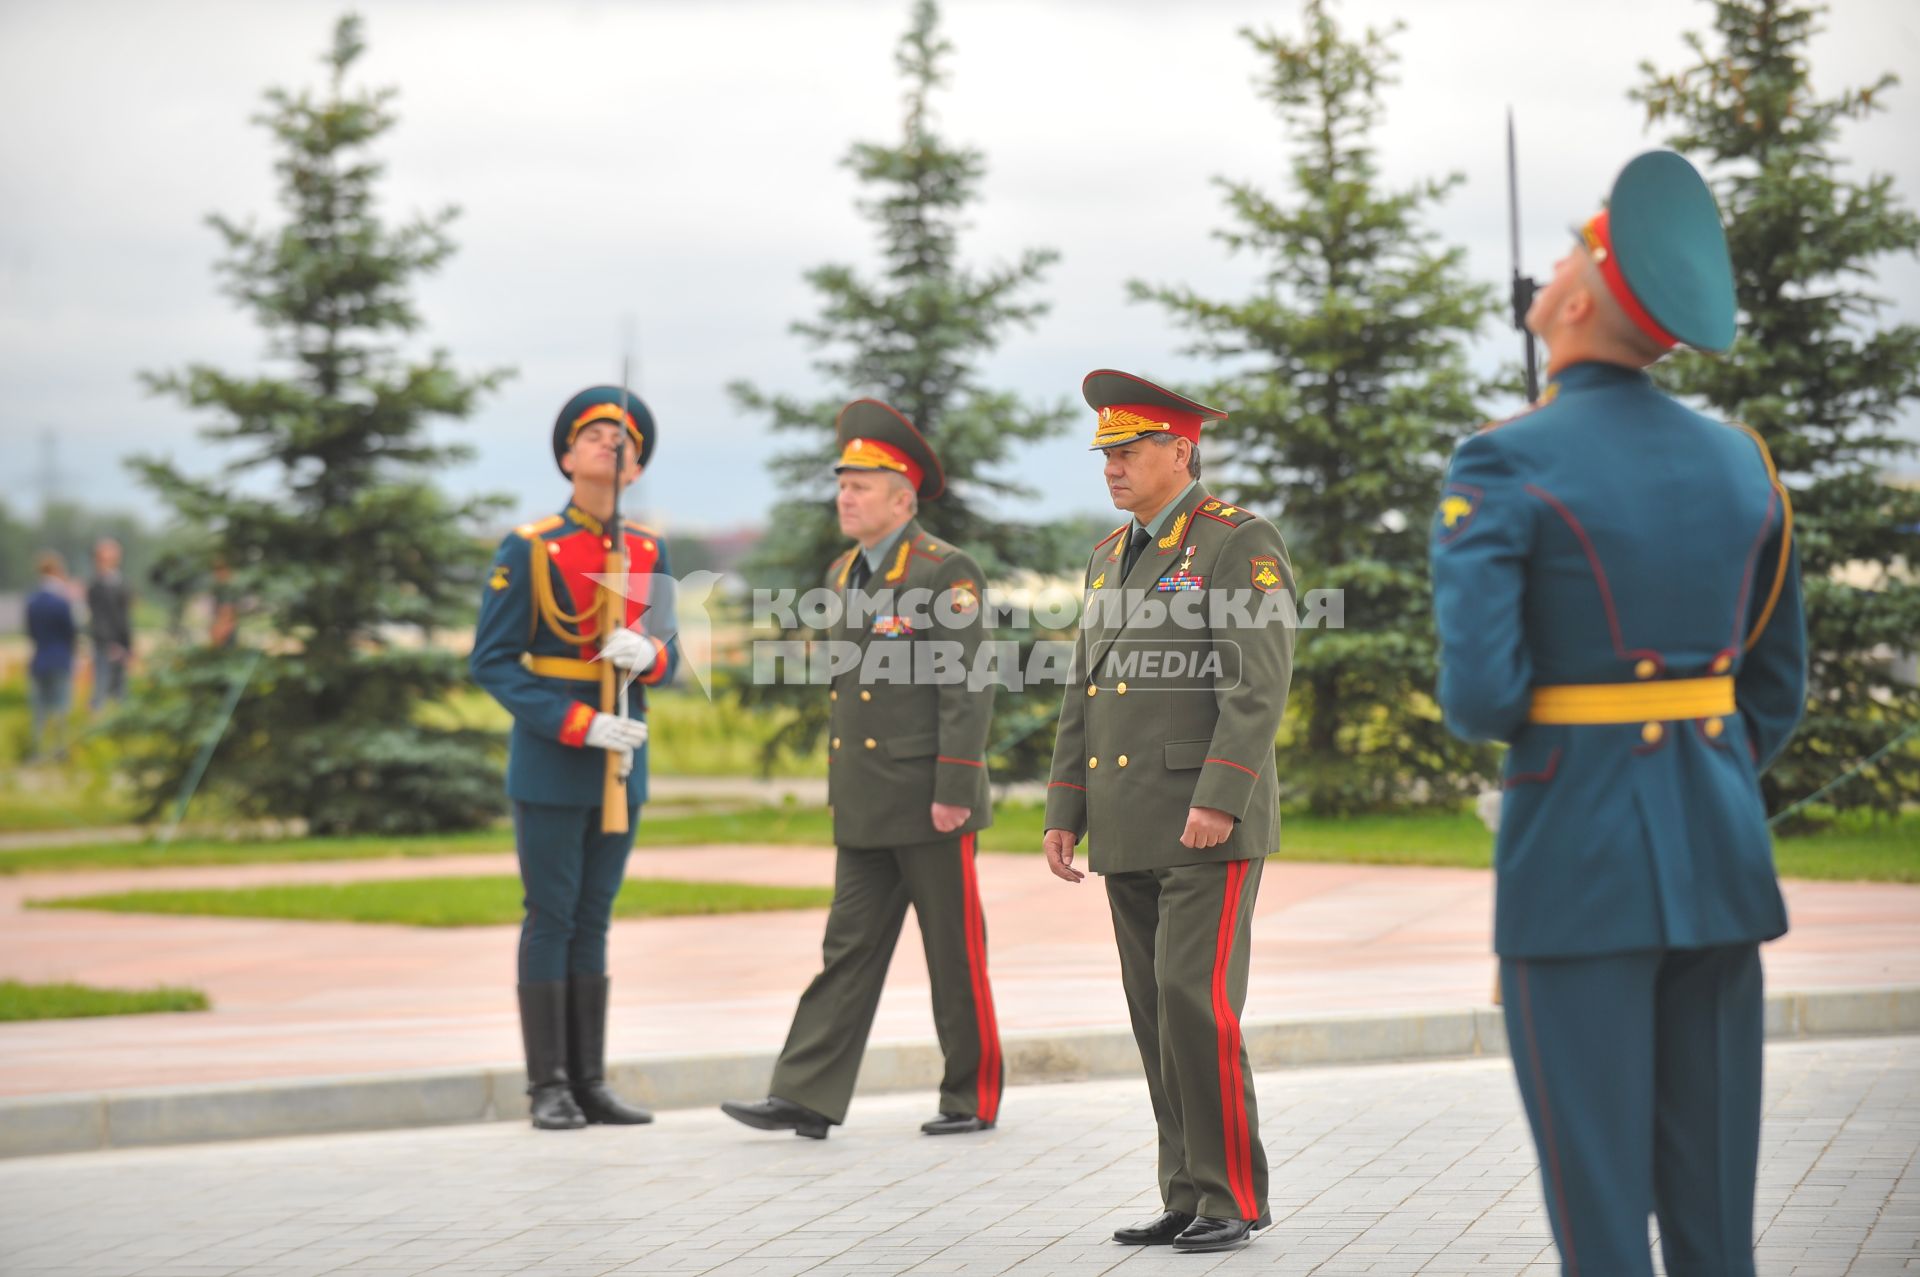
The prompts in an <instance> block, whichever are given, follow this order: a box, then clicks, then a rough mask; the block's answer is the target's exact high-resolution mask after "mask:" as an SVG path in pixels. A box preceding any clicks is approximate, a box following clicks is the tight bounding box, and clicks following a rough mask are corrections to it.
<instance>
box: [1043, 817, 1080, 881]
mask: <svg viewBox="0 0 1920 1277" xmlns="http://www.w3.org/2000/svg"><path fill="white" fill-rule="evenodd" d="M1079 841H1080V836H1079V835H1078V834H1076V833H1074V832H1073V831H1072V830H1071V829H1049V830H1047V834H1046V844H1045V845H1046V848H1047V868H1049V869H1051V870H1053V876H1054V877H1056V878H1064V879H1065V880H1066V881H1068V882H1079V881H1080V880H1081V879H1082V878H1085V877H1086V875H1085V874H1083V873H1081V872H1080V871H1079V870H1078V869H1075V868H1074V867H1073V848H1074V844H1075V843H1077V842H1079Z"/></svg>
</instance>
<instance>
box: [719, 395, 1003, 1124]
mask: <svg viewBox="0 0 1920 1277" xmlns="http://www.w3.org/2000/svg"><path fill="white" fill-rule="evenodd" d="M837 431H838V437H839V442H840V445H841V452H840V459H839V461H838V463H837V464H835V466H834V471H835V473H837V474H838V475H839V500H838V510H839V515H840V530H841V531H842V532H844V533H846V534H847V535H848V536H850V537H852V538H853V539H854V541H855V542H856V544H855V545H854V546H852V547H851V548H850V549H848V550H847V551H846V552H845V553H844V554H842V555H840V557H838V558H837V559H835V560H834V561H833V564H832V565H831V566H830V567H829V568H828V569H827V574H826V585H827V587H828V588H830V589H832V590H834V591H836V592H838V593H839V595H840V597H841V600H842V602H843V605H844V611H843V613H842V616H841V620H840V622H839V623H838V624H836V625H834V626H833V627H831V629H830V632H829V633H828V636H827V639H828V642H829V644H830V645H831V646H830V650H831V651H832V652H833V653H834V654H835V656H836V665H835V668H841V667H842V666H844V667H845V668H844V669H843V671H842V672H840V673H838V674H836V675H835V676H834V678H833V686H832V689H831V690H830V691H829V692H828V693H827V695H828V697H829V698H830V700H831V703H832V712H831V716H830V724H829V731H830V734H831V739H830V741H829V752H828V754H827V801H828V802H829V803H830V804H831V805H832V807H833V840H834V843H835V844H836V847H837V858H836V861H835V868H834V885H833V906H832V908H831V909H830V910H829V912H828V914H827V931H826V938H825V940H824V942H823V943H822V945H821V957H822V960H823V965H822V968H821V971H820V973H819V974H818V975H817V976H815V977H814V979H813V982H812V983H811V984H809V985H808V986H807V990H806V992H805V993H804V994H802V995H801V997H800V1006H799V1008H798V1010H796V1011H795V1012H794V1017H793V1027H792V1028H791V1029H790V1030H789V1031H788V1034H787V1043H786V1046H785V1047H784V1048H782V1050H781V1052H780V1059H779V1062H778V1063H777V1064H776V1065H775V1066H774V1070H773V1082H772V1084H771V1085H770V1086H769V1087H768V1096H767V1098H766V1099H765V1100H761V1101H756V1102H753V1103H743V1102H737V1101H729V1102H727V1103H725V1104H723V1105H721V1109H722V1110H723V1111H724V1112H726V1113H727V1114H728V1115H729V1116H731V1117H733V1118H735V1119H736V1120H738V1121H741V1122H744V1123H746V1124H747V1125H749V1126H755V1127H759V1128H760V1129H762V1130H791V1131H793V1132H794V1133H795V1134H798V1135H803V1136H806V1137H808V1138H810V1139H825V1138H826V1137H827V1130H828V1128H829V1127H831V1126H837V1125H839V1124H840V1123H842V1122H844V1121H846V1117H847V1105H848V1102H849V1101H850V1100H851V1098H852V1096H853V1086H854V1079H855V1078H856V1077H857V1076H858V1075H859V1072H860V1058H861V1056H862V1054H864V1052H865V1051H866V1043H867V1034H868V1032H869V1031H870V1029H871V1028H872V1026H873V1014H874V1010H875V1008H876V1007H877V1005H878V1004H879V1001H880V988H881V984H882V982H883V981H884V980H885V979H886V974H887V964H888V962H889V961H890V960H891V959H892V957H893V947H894V943H895V941H897V940H898V939H899V936H900V924H901V923H902V922H903V921H904V920H905V918H906V913H907V906H908V905H909V904H911V905H912V906H913V911H914V917H915V919H916V920H917V921H918V922H919V925H920V936H921V939H922V941H923V942H924V944H925V946H926V956H927V977H928V980H929V982H930V983H931V985H932V993H933V1020H934V1027H935V1029H936V1030H937V1031H938V1033H939V1037H940V1050H941V1053H942V1054H943V1055H944V1056H945V1058H946V1070H945V1073H944V1075H943V1076H942V1078H941V1082H940V1112H939V1114H938V1116H936V1117H935V1118H934V1119H933V1120H931V1121H929V1122H927V1123H926V1124H924V1125H923V1126H922V1127H921V1128H920V1129H921V1130H922V1131H924V1132H926V1133H927V1134H929V1135H955V1134H963V1133H966V1132H970V1131H983V1130H986V1129H988V1128H990V1127H992V1126H993V1125H994V1123H995V1121H997V1120H998V1117H999V1112H1000V1091H1001V1086H1002V1082H1003V1078H1002V1068H1001V1059H1000V1030H999V1026H998V1025H997V1024H996V1022H995V1020H994V1012H993V990H992V989H991V987H990V986H989V984H988V981H987V926H986V919H985V916H984V914H983V913H982V911H981V907H980V883H979V879H978V878H977V876H976V874H975V869H974V856H975V852H976V850H977V848H976V846H975V839H976V837H977V836H978V833H979V831H980V830H982V829H985V828H986V827H987V826H988V825H990V824H992V823H993V811H992V805H991V803H992V800H991V797H990V795H989V792H988V787H987V759H986V751H987V728H988V725H989V723H990V721H991V719H992V717H993V689H992V688H991V687H985V688H981V689H979V690H971V689H970V688H969V686H968V682H967V678H966V674H967V672H968V671H970V670H971V669H972V667H973V664H974V654H975V651H976V650H977V648H978V646H979V643H980V638H981V633H982V627H983V625H984V619H983V608H982V598H983V595H984V592H985V582H984V580H983V578H982V576H981V573H980V566H979V565H978V564H977V563H975V562H974V561H973V559H972V558H971V557H970V556H969V555H968V554H966V553H965V552H964V551H962V550H960V549H959V548H957V547H955V546H952V545H949V544H947V543H945V542H943V541H940V540H939V539H937V538H935V537H931V536H928V535H927V534H926V533H925V532H923V531H921V529H920V525H919V523H918V522H917V521H916V520H915V517H914V516H915V514H916V513H917V512H918V510H919V504H920V502H921V501H927V500H932V499H933V498H935V497H938V496H939V495H940V494H941V492H942V491H944V490H945V487H946V480H945V478H944V476H943V475H942V473H941V469H940V459H939V457H938V456H936V455H935V454H934V451H933V449H932V447H930V446H929V445H928V443H927V441H926V440H925V439H923V438H921V436H920V432H919V431H918V430H916V429H914V427H913V424H912V423H911V422H909V421H908V420H907V419H906V418H905V417H903V416H901V415H900V413H899V412H897V411H896V410H894V409H893V408H891V407H889V406H888V405H886V404H884V403H881V402H879V401H878V400H875V399H860V400H856V401H855V402H853V403H850V404H848V405H847V406H846V407H845V408H844V409H842V410H841V412H840V417H839V420H838V423H837ZM941 657H944V658H945V661H944V663H945V665H946V668H947V670H948V673H946V674H939V673H938V672H937V670H938V669H939V667H940V665H941V664H942V663H943V662H942V661H941V659H940V658H941ZM842 658H844V659H842ZM930 658H931V659H930ZM955 670H957V671H958V674H957V675H956V674H954V673H953V671H955Z"/></svg>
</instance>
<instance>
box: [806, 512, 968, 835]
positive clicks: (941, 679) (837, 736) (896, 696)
mask: <svg viewBox="0 0 1920 1277" xmlns="http://www.w3.org/2000/svg"><path fill="white" fill-rule="evenodd" d="M885 549H886V557H885V558H884V560H883V561H882V566H881V569H880V570H879V571H877V572H875V573H874V574H873V576H872V579H871V580H869V581H868V582H867V583H866V585H865V587H864V588H863V589H861V590H859V591H850V590H848V588H847V587H848V576H849V573H850V571H851V569H852V567H853V563H854V558H855V556H856V555H858V554H859V553H860V549H859V547H858V546H855V547H853V548H851V549H849V550H847V551H846V553H844V554H842V555H841V556H840V557H839V558H837V559H835V560H834V561H833V564H832V566H831V567H829V568H828V569H827V576H826V584H827V585H828V587H829V588H832V589H836V590H839V591H841V592H842V594H843V595H844V596H847V599H848V606H847V607H846V609H845V610H844V611H843V613H842V614H841V617H840V620H839V623H838V624H836V625H834V626H833V627H832V628H831V629H830V630H829V632H828V635H827V638H828V640H829V641H830V642H832V643H834V644H845V645H849V646H848V647H846V648H842V649H841V650H843V651H852V650H854V649H857V650H858V652H859V654H860V660H859V663H858V664H857V665H854V666H852V667H851V668H848V669H846V670H844V671H842V672H840V673H838V674H836V675H835V676H834V678H833V682H832V690H831V691H829V692H828V696H829V697H831V698H832V702H833V704H832V714H831V718H830V724H831V726H830V739H829V742H828V745H829V749H828V754H827V801H828V803H829V804H831V805H832V807H833V839H834V842H835V843H837V844H839V845H840V846H842V847H902V846H909V845H912V844H917V843H926V842H931V841H933V840H935V839H937V838H942V837H957V836H959V835H960V834H964V833H971V832H973V831H975V830H980V829H985V828H986V827H987V826H988V825H990V824H992V823H993V807H992V798H991V795H990V793H989V788H988V783H987V757H986V755H987V731H988V727H989V724H990V723H991V721H992V718H993V695H994V689H993V688H992V687H991V686H986V687H981V688H979V689H978V690H975V689H973V688H972V687H970V686H969V678H968V674H969V672H970V671H971V670H972V668H973V662H974V659H975V653H976V651H977V650H978V648H979V645H980V641H981V637H982V633H983V629H984V604H983V599H984V595H985V587H986V583H985V579H984V578H983V576H982V575H981V572H980V565H979V564H978V563H976V562H974V560H973V559H972V557H971V556H969V555H967V554H966V553H964V552H963V551H961V550H958V549H956V548H955V547H953V546H951V545H948V544H946V543H945V542H943V541H940V540H937V539H935V538H933V537H930V536H928V535H927V534H926V533H925V532H923V531H922V530H921V528H920V524H919V522H918V521H917V520H910V521H909V522H908V523H907V525H906V526H905V527H904V528H902V529H901V530H900V532H899V533H898V535H897V537H896V539H895V540H894V541H893V542H892V543H891V544H890V545H889V546H888V547H886V548H885ZM943 670H944V671H945V672H944V673H942V671H943ZM934 803H947V804H951V805H953V806H957V807H970V808H972V814H971V815H970V816H969V817H968V818H967V822H966V824H964V825H962V826H961V827H960V828H959V829H957V830H954V831H952V832H951V833H949V834H944V835H943V834H941V833H939V832H938V831H936V830H935V829H934V827H933V818H932V815H931V808H932V805H933V804H934Z"/></svg>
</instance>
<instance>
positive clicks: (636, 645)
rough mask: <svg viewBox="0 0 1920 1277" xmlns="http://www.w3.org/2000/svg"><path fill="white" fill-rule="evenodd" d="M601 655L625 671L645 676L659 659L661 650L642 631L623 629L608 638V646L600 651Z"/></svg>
mask: <svg viewBox="0 0 1920 1277" xmlns="http://www.w3.org/2000/svg"><path fill="white" fill-rule="evenodd" d="M600 655H601V657H602V658H603V659H605V660H609V661H612V662H613V663H614V664H615V665H618V666H619V667H620V668H621V669H623V670H627V671H630V672H631V673H634V674H645V673H646V672H647V671H648V670H650V669H652V668H653V663H654V661H655V660H656V659H658V658H659V656H660V648H659V646H658V645H657V644H655V643H654V641H653V640H652V639H650V638H648V637H647V636H646V635H644V634H642V633H641V632H640V631H638V630H633V629H623V630H615V631H614V632H613V633H612V634H611V635H610V636H609V637H608V638H607V645H606V646H605V647H603V648H601V649H600Z"/></svg>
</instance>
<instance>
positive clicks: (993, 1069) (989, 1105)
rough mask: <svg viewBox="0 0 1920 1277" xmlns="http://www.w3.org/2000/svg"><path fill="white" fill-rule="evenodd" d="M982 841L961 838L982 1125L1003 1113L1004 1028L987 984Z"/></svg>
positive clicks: (977, 1094) (977, 1095)
mask: <svg viewBox="0 0 1920 1277" xmlns="http://www.w3.org/2000/svg"><path fill="white" fill-rule="evenodd" d="M978 838H979V835H978V834H962V835H960V875H961V879H962V884H961V885H962V888H963V895H964V897H965V906H964V909H963V913H964V916H965V924H966V929H967V973H968V975H969V977H970V978H971V979H972V981H973V1017H974V1028H975V1031H976V1032H977V1033H978V1034H979V1037H980V1060H979V1062H978V1064H976V1065H975V1070H976V1072H975V1075H974V1085H975V1097H974V1106H975V1108H976V1109H977V1110H978V1111H979V1114H980V1119H981V1120H982V1121H985V1122H991V1121H993V1120H994V1119H995V1118H996V1117H998V1116H999V1113H1000V1025H999V1022H998V1021H997V1020H996V1019H995V1018H994V1014H993V986H992V985H991V984H989V983H988V981H987V928H986V916H985V910H984V909H983V908H982V907H981V904H980V878H979V875H978V874H977V873H976V872H975V867H974V848H975V844H976V842H977V840H978Z"/></svg>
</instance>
